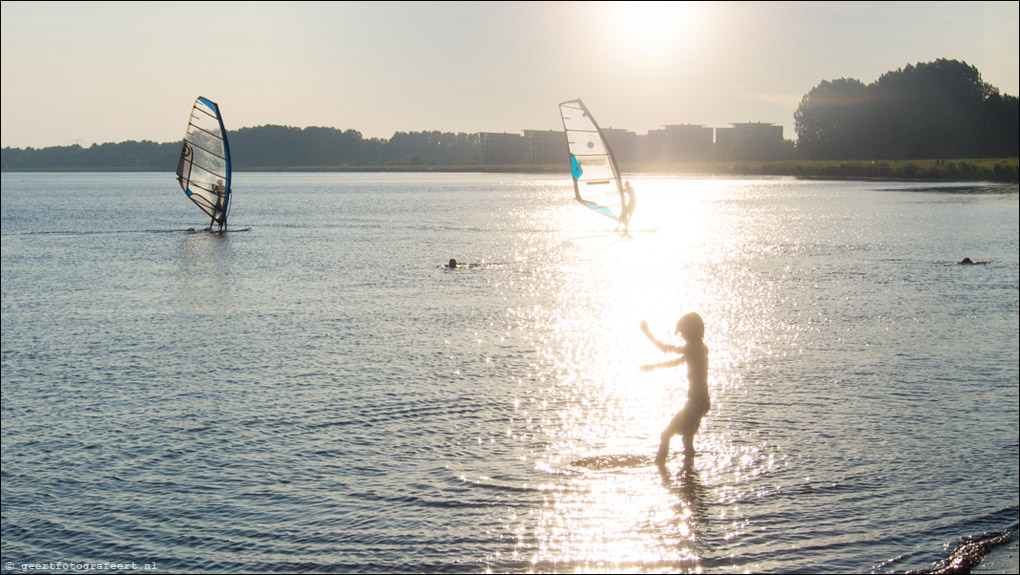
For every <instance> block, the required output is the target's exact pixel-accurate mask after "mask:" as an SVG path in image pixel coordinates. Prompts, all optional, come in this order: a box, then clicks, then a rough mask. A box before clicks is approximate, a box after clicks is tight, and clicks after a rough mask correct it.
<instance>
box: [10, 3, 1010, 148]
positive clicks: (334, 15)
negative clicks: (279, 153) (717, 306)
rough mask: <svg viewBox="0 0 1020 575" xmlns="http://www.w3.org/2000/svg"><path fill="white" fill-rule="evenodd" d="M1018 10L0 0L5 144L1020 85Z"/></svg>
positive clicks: (751, 115) (758, 111)
mask: <svg viewBox="0 0 1020 575" xmlns="http://www.w3.org/2000/svg"><path fill="white" fill-rule="evenodd" d="M1018 7H1020V3H1018V2H789V3H787V2H775V3H772V2H762V3H758V2H751V3H744V2H732V3H728V2H722V3H714V2H704V3H702V2H677V3H667V2H648V3H646V2H634V1H631V2H621V3H616V2H605V3H602V2H584V3H579V2H519V3H518V2H508V3H502V2H450V3H446V2H410V3H405V2H392V3H384V2H365V3H362V2H339V3H332V2H327V3H302V2H287V3H275V2H267V3H248V2H225V3H215V2H212V3H188V2H172V3H161V2H144V3H143V2H138V3H133V2H113V3H95V2H71V3H62V2H6V1H5V2H3V3H2V19H0V24H2V35H0V40H2V46H3V50H2V82H0V90H2V104H3V122H2V134H0V140H2V141H0V144H2V146H4V147H20V148H23V147H28V146H32V147H37V148H38V147H46V146H65V145H70V144H73V143H79V144H81V145H82V146H89V145H91V144H93V143H104V142H121V141H125V140H152V141H156V142H170V141H177V140H180V139H181V138H182V137H183V136H184V125H185V121H186V119H187V115H188V113H189V111H190V108H191V105H192V103H193V102H194V100H195V98H196V97H197V96H199V95H202V96H205V97H207V98H209V99H212V100H214V101H216V102H218V103H219V104H220V107H221V109H222V110H223V114H224V118H225V121H226V124H227V128H228V129H231V130H236V129H239V128H242V127H248V126H260V125H264V124H282V125H287V126H297V127H305V126H330V127H335V128H340V129H354V130H358V131H360V132H361V133H362V134H363V135H364V136H365V137H381V138H389V137H390V136H392V135H393V132H395V131H419V130H440V131H450V132H520V131H522V130H525V129H529V130H549V129H556V130H558V129H562V125H561V123H560V118H559V109H558V106H557V104H558V103H559V102H561V101H563V100H568V99H572V98H582V99H584V101H585V103H586V104H587V105H588V108H589V109H590V110H591V111H592V113H594V114H595V116H596V118H597V119H598V121H599V123H600V124H601V125H602V126H603V127H607V128H608V127H612V128H625V129H629V130H633V131H635V132H637V133H640V134H643V133H645V132H647V131H648V130H649V129H656V128H659V127H661V126H663V125H666V124H702V125H706V126H713V127H720V126H722V127H724V126H728V125H729V124H731V123H734V122H772V123H776V124H782V125H783V126H784V135H785V137H787V138H791V139H792V138H794V137H795V133H794V127H793V113H794V111H795V110H796V109H797V105H798V104H799V103H800V100H801V98H802V97H803V96H804V94H806V93H807V92H808V91H809V90H811V88H813V87H814V86H817V85H818V84H819V83H820V82H821V81H822V80H833V79H836V78H843V77H849V78H856V79H858V80H861V81H862V82H864V83H870V82H873V81H874V80H876V79H878V77H879V76H881V75H882V74H883V73H885V72H888V71H890V70H896V69H899V68H902V67H904V66H906V65H907V64H916V63H918V62H931V61H933V60H936V59H938V58H947V59H955V60H961V61H964V62H967V63H968V64H970V65H973V66H975V67H976V68H977V69H978V70H979V71H980V72H981V75H982V78H983V79H984V81H985V82H988V83H989V84H991V85H993V86H995V87H997V88H999V90H1000V91H1001V92H1003V93H1006V94H1010V95H1018V93H1020V80H1018V75H1020V57H1018V54H1020V25H1018Z"/></svg>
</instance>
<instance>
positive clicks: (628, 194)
mask: <svg viewBox="0 0 1020 575" xmlns="http://www.w3.org/2000/svg"><path fill="white" fill-rule="evenodd" d="M620 196H621V198H620V203H621V207H620V220H619V221H620V224H622V225H623V233H624V234H626V233H627V232H628V231H629V230H630V219H631V218H632V217H634V208H636V207H637V197H636V196H635V194H634V188H633V187H631V185H630V181H629V180H628V181H627V182H625V183H624V185H623V190H622V191H621V192H620ZM619 227H620V226H619V225H617V229H619Z"/></svg>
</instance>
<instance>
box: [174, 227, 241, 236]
mask: <svg viewBox="0 0 1020 575" xmlns="http://www.w3.org/2000/svg"><path fill="white" fill-rule="evenodd" d="M184 231H186V232H188V233H189V234H199V233H206V234H233V233H237V232H250V231H251V227H247V228H236V229H235V228H231V229H227V230H210V229H208V228H202V229H196V228H188V229H186V230H184Z"/></svg>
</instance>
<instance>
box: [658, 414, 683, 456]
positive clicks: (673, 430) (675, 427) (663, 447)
mask: <svg viewBox="0 0 1020 575" xmlns="http://www.w3.org/2000/svg"><path fill="white" fill-rule="evenodd" d="M682 415H683V412H680V413H678V414H676V416H674V417H673V420H672V421H670V422H669V425H667V426H666V429H664V430H662V435H660V436H659V437H660V441H659V452H658V453H656V454H655V463H656V465H662V464H664V463H666V456H668V455H669V440H670V439H672V438H673V436H674V435H676V434H677V433H679V429H680V424H681V422H682V421H683V417H682Z"/></svg>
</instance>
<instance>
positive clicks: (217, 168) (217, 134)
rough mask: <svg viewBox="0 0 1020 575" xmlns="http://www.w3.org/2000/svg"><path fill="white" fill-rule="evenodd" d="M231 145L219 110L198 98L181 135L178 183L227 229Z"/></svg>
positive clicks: (209, 101)
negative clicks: (182, 139) (185, 129)
mask: <svg viewBox="0 0 1020 575" xmlns="http://www.w3.org/2000/svg"><path fill="white" fill-rule="evenodd" d="M230 178H231V166H230V144H229V142H228V141H227V129H226V128H225V127H224V126H223V116H222V115H221V114H220V107H219V106H218V105H217V104H216V102H213V101H212V100H209V99H207V98H203V97H201V96H200V97H199V98H198V99H197V100H195V105H194V106H193V107H192V109H191V116H190V117H189V118H188V128H187V131H186V132H185V134H184V145H183V146H182V148H181V158H180V161H178V163H177V182H178V183H179V184H180V185H181V189H182V190H184V193H185V194H187V196H188V197H189V198H191V201H193V202H195V205H197V206H198V207H199V208H201V209H202V211H204V212H205V213H206V214H207V215H208V216H209V217H210V218H212V222H211V223H210V227H211V226H212V224H213V223H215V224H219V227H220V229H224V228H226V225H227V214H228V212H229V211H230Z"/></svg>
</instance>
